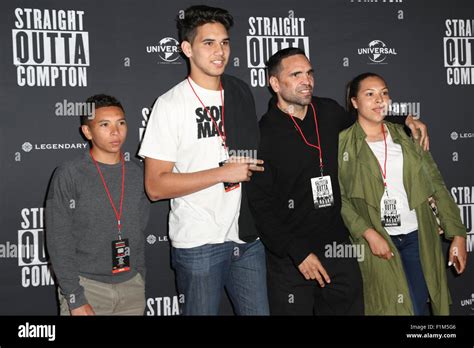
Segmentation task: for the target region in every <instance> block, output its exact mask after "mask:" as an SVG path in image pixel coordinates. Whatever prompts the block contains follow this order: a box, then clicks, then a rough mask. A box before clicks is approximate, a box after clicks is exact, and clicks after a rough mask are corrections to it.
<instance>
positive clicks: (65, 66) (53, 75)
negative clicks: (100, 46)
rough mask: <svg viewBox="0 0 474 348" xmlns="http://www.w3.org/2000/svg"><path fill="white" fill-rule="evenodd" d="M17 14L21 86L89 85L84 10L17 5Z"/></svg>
mask: <svg viewBox="0 0 474 348" xmlns="http://www.w3.org/2000/svg"><path fill="white" fill-rule="evenodd" d="M14 14H15V19H16V20H15V22H14V29H13V30H12V43H13V64H14V65H15V66H16V72H17V84H18V86H29V87H34V86H39V87H55V86H62V87H85V86H87V67H88V66H89V33H88V32H86V31H84V21H83V20H84V11H75V10H67V11H66V10H51V9H41V10H40V9H31V8H16V9H15V11H14Z"/></svg>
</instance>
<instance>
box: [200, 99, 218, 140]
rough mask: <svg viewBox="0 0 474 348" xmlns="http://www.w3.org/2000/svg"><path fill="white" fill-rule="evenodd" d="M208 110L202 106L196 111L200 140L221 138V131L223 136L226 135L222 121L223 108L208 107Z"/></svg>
mask: <svg viewBox="0 0 474 348" xmlns="http://www.w3.org/2000/svg"><path fill="white" fill-rule="evenodd" d="M206 109H207V111H206ZM206 109H204V108H203V107H202V106H201V107H199V108H197V109H196V110H195V114H196V123H197V138H198V139H202V138H212V137H215V136H219V131H220V132H221V134H224V130H223V127H222V119H221V115H222V106H206ZM209 114H211V116H212V117H213V118H214V121H215V122H216V123H217V126H218V127H219V130H217V129H216V125H215V123H214V122H213V121H212V119H211V118H210V117H209Z"/></svg>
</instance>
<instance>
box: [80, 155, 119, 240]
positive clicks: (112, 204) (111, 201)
mask: <svg viewBox="0 0 474 348" xmlns="http://www.w3.org/2000/svg"><path fill="white" fill-rule="evenodd" d="M89 153H90V154H91V158H92V160H93V161H94V163H95V166H96V167H97V171H98V172H99V175H100V178H101V179H102V184H104V188H105V192H106V193H107V196H108V197H109V201H110V205H111V206H112V208H113V209H114V212H115V217H116V218H117V226H118V235H119V239H122V223H121V221H120V219H121V218H122V206H123V193H124V191H125V162H124V159H123V155H122V154H121V153H120V160H121V162H122V193H121V194H120V213H118V212H117V208H115V204H114V201H113V199H112V196H111V195H110V192H109V188H108V187H107V183H106V182H105V179H104V176H103V175H102V171H101V170H100V167H99V164H98V163H97V161H96V160H95V158H94V156H92V149H90V150H89Z"/></svg>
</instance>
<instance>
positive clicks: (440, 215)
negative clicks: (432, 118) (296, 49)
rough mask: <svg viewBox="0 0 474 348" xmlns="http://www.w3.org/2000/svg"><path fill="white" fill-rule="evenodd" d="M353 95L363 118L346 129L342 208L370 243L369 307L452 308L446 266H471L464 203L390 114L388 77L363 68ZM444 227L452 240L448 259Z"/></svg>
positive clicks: (354, 230)
mask: <svg viewBox="0 0 474 348" xmlns="http://www.w3.org/2000/svg"><path fill="white" fill-rule="evenodd" d="M347 101H348V103H347V104H348V108H349V111H351V112H353V113H355V114H357V119H358V121H357V122H356V123H355V124H354V125H353V126H352V127H350V128H348V129H347V130H345V131H343V132H341V133H340V137H339V180H340V187H341V194H342V216H343V218H344V222H345V224H346V226H347V227H348V229H349V231H350V232H351V235H352V239H353V242H354V243H356V244H360V245H362V246H364V247H365V248H364V249H365V254H364V255H365V258H364V261H362V262H360V263H359V265H360V267H361V271H362V275H363V280H364V300H365V312H366V314H369V315H384V314H388V315H394V314H401V315H410V314H415V315H426V314H429V312H430V311H429V306H428V302H429V303H430V305H431V313H433V314H435V315H447V314H449V304H450V297H449V290H448V286H447V278H446V267H447V266H454V269H455V271H456V272H457V273H462V272H463V271H464V269H465V266H466V228H465V227H464V226H463V224H462V222H461V218H460V214H459V208H458V207H457V206H456V204H455V203H454V201H453V199H452V197H451V196H450V194H449V192H448V190H447V189H446V186H445V184H444V182H443V178H442V177H441V174H440V172H439V170H438V168H437V166H436V164H435V162H434V161H433V158H432V157H431V155H430V153H429V152H426V151H423V150H422V149H421V148H420V146H419V145H418V144H417V143H415V142H413V141H412V140H411V139H410V138H409V137H408V136H407V135H406V134H405V132H404V131H403V128H402V127H401V126H399V125H394V124H390V123H388V122H387V123H385V122H384V118H385V115H386V114H387V107H388V104H389V101H390V99H389V93H388V88H387V85H386V83H385V81H384V80H383V78H381V77H380V76H378V75H376V74H373V73H365V74H361V75H359V76H357V77H356V78H354V80H352V82H351V83H350V84H349V87H348V96H347ZM433 200H434V201H435V202H436V205H437V209H436V210H437V212H436V211H435V213H437V214H433V211H432V206H433V204H432V206H430V203H431V202H432V201H433ZM438 225H439V226H438ZM441 234H442V235H443V236H444V237H445V238H446V239H449V240H451V246H450V250H449V262H448V264H446V262H445V260H444V256H443V251H442V248H441V240H440V239H441V238H442V237H441Z"/></svg>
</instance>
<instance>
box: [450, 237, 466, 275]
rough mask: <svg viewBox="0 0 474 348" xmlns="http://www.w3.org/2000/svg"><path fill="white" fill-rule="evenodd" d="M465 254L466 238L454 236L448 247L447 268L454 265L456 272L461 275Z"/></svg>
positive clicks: (464, 264)
mask: <svg viewBox="0 0 474 348" xmlns="http://www.w3.org/2000/svg"><path fill="white" fill-rule="evenodd" d="M466 261H467V252H466V238H464V237H460V236H455V237H454V238H453V241H452V242H451V246H450V247H449V262H448V266H452V265H454V268H455V269H456V272H458V274H461V273H462V272H464V270H465V269H466Z"/></svg>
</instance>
